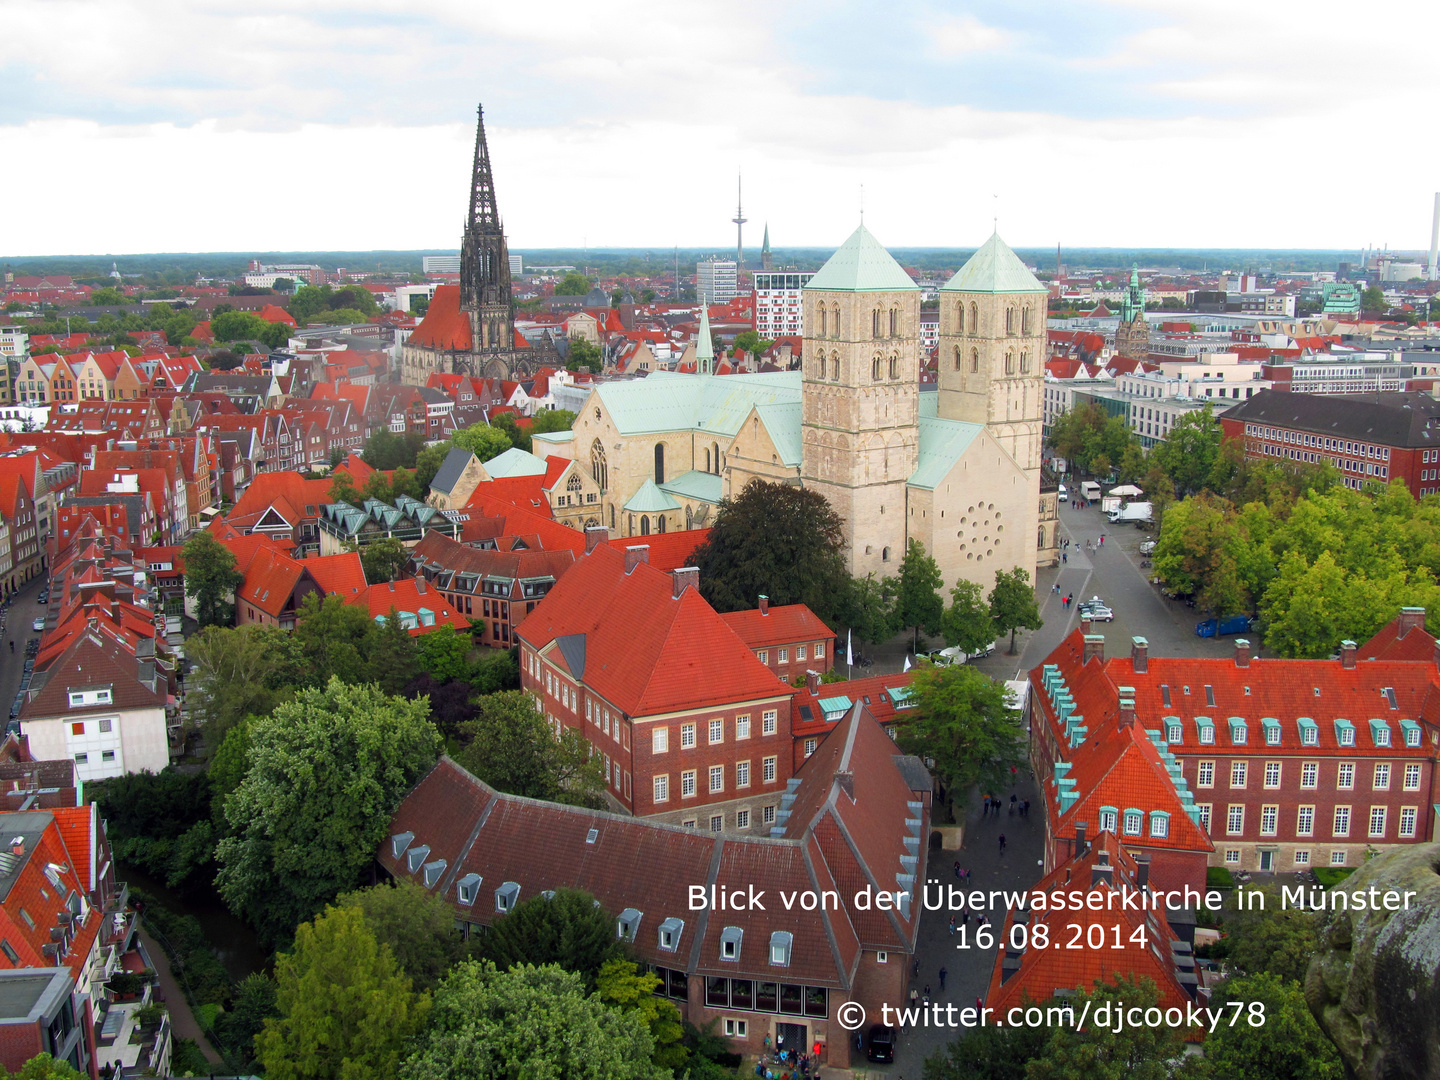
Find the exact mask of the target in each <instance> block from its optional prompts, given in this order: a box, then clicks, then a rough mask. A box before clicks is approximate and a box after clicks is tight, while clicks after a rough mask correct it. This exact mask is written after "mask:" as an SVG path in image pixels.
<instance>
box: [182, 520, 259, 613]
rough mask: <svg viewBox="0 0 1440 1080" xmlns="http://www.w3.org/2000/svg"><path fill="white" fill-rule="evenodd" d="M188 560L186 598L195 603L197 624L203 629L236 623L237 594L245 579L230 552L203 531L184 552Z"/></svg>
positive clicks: (194, 537)
mask: <svg viewBox="0 0 1440 1080" xmlns="http://www.w3.org/2000/svg"><path fill="white" fill-rule="evenodd" d="M180 553H181V557H182V558H184V560H185V594H186V595H187V596H190V597H192V598H193V599H194V600H195V612H196V613H195V621H196V622H198V623H199V624H200V626H201V627H202V628H203V627H207V626H228V625H231V624H232V623H234V622H235V604H234V596H235V590H236V589H238V588H240V586H241V585H243V584H244V583H245V575H244V574H242V573H240V572H239V571H238V570H236V569H235V556H234V555H233V554H232V553H231V551H230V549H229V548H227V547H226V546H225V545H224V544H222V543H220V541H219V540H216V539H215V537H213V536H211V535H210V534H209V533H208V532H204V531H203V530H202V531H200V532H197V533H195V534H194V535H193V536H191V537H190V539H189V540H187V541H185V546H184V547H183V548H181V551H180Z"/></svg>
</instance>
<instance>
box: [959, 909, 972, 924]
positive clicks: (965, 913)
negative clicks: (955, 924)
mask: <svg viewBox="0 0 1440 1080" xmlns="http://www.w3.org/2000/svg"><path fill="white" fill-rule="evenodd" d="M960 925H961V926H969V925H970V905H969V904H966V905H965V906H964V907H962V908H961V909H960Z"/></svg>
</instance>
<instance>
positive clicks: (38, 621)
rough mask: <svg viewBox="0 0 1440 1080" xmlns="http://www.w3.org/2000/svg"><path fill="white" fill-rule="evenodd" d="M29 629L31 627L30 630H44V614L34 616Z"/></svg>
mask: <svg viewBox="0 0 1440 1080" xmlns="http://www.w3.org/2000/svg"><path fill="white" fill-rule="evenodd" d="M30 629H31V630H44V629H45V616H44V615H37V616H35V621H34V622H32V623H31V624H30Z"/></svg>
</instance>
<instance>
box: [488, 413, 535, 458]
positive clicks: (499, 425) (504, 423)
mask: <svg viewBox="0 0 1440 1080" xmlns="http://www.w3.org/2000/svg"><path fill="white" fill-rule="evenodd" d="M490 426H491V427H493V428H495V430H497V431H501V432H504V433H505V437H506V438H507V439H509V440H510V445H511V446H513V447H515V449H517V450H524V451H525V452H526V453H527V454H528V453H530V451H531V449H533V448H532V446H531V443H530V436H529V435H528V434H526V433H525V432H524V431H522V430H521V428H520V421H518V420H517V419H515V414H514V413H510V412H503V413H500V414H499V415H498V416H496V417H495V418H494V419H493V420H491V421H490Z"/></svg>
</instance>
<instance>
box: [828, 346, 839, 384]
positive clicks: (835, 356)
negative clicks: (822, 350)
mask: <svg viewBox="0 0 1440 1080" xmlns="http://www.w3.org/2000/svg"><path fill="white" fill-rule="evenodd" d="M830 378H832V379H834V380H835V381H836V382H839V381H840V354H839V353H836V352H832V353H831V354H830Z"/></svg>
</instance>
